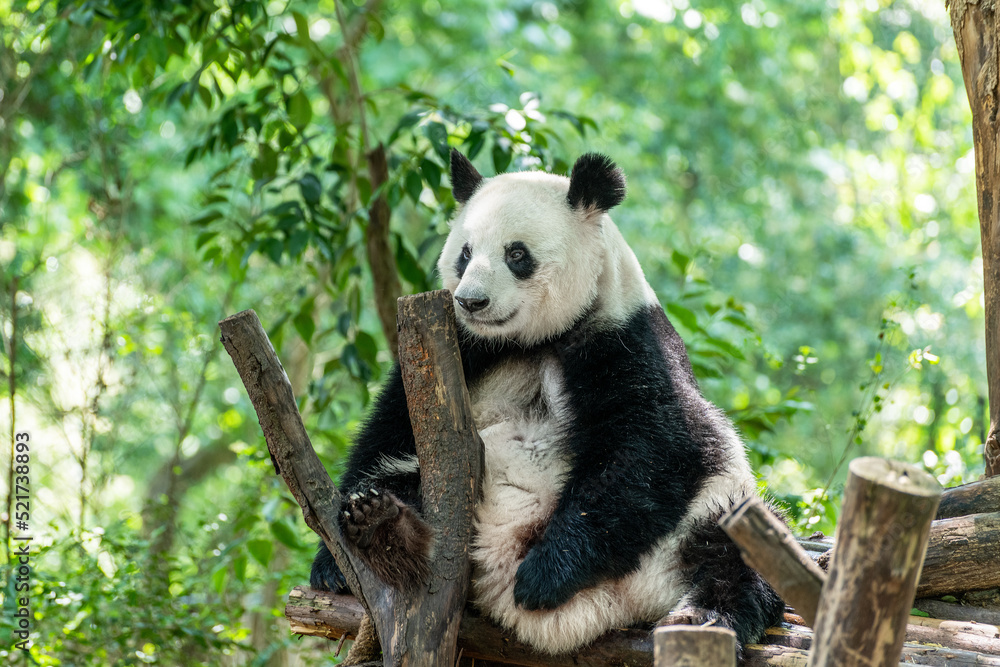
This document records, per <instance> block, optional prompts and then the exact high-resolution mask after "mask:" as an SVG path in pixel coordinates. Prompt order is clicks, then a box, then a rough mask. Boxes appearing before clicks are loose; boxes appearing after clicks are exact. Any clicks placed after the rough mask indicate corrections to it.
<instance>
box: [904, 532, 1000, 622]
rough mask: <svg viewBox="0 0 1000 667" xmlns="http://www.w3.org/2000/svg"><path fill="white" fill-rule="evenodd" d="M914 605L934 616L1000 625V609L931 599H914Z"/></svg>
mask: <svg viewBox="0 0 1000 667" xmlns="http://www.w3.org/2000/svg"><path fill="white" fill-rule="evenodd" d="M932 530H933V528H932ZM925 560H926V559H925ZM913 606H914V607H915V608H917V609H919V610H920V611H923V612H926V613H928V614H930V615H931V617H932V618H940V619H950V620H953V621H967V622H968V621H972V622H975V623H982V624H986V625H996V626H1000V609H995V608H991V607H976V606H973V605H964V604H955V603H954V602H944V601H942V600H929V599H919V600H914V601H913Z"/></svg>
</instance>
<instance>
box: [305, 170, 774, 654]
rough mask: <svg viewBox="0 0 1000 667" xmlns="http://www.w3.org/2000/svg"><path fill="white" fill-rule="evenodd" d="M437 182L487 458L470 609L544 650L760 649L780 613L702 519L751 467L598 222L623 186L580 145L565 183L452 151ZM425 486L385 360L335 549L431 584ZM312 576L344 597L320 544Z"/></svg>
mask: <svg viewBox="0 0 1000 667" xmlns="http://www.w3.org/2000/svg"><path fill="white" fill-rule="evenodd" d="M451 178H452V188H453V193H454V197H455V200H456V202H457V203H458V205H459V209H458V212H457V215H456V216H455V218H454V220H453V221H452V225H451V231H450V234H449V235H448V238H447V241H446V242H445V245H444V248H443V250H442V252H441V257H440V260H439V261H438V270H439V272H440V275H441V278H442V282H443V285H444V287H445V288H446V289H448V290H450V291H451V293H452V295H453V298H454V302H455V311H456V318H457V323H458V329H459V338H460V349H461V355H462V364H463V367H464V371H465V378H466V382H467V383H468V387H469V391H470V395H471V398H472V403H473V413H474V419H475V423H476V426H477V428H478V430H479V433H480V435H481V437H482V440H483V443H484V445H485V462H486V468H485V472H484V479H483V489H482V497H481V499H480V501H479V503H478V506H477V510H476V518H475V526H474V530H475V533H474V541H473V544H472V545H471V558H472V562H473V580H472V597H473V601H474V603H475V605H476V606H477V607H478V608H479V609H480V610H481V612H482V613H484V614H485V615H488V616H489V617H490V618H492V619H493V620H494V621H495V622H496V623H498V624H499V625H501V626H502V627H504V628H506V629H508V630H509V631H512V633H513V634H514V635H516V636H517V638H518V639H520V640H522V641H524V642H526V643H528V644H530V645H532V646H533V647H535V648H536V649H537V650H539V651H541V652H547V653H552V654H556V653H565V652H571V651H574V650H575V649H578V648H580V647H581V646H584V645H586V644H587V643H589V642H591V641H592V640H594V639H596V638H597V637H598V636H600V635H601V634H602V633H604V632H605V631H607V630H609V629H611V628H618V627H624V626H628V625H632V624H637V623H651V622H655V621H657V620H658V619H660V618H661V617H664V616H667V615H671V614H673V615H675V616H679V617H682V618H686V619H687V620H688V621H689V622H690V621H691V619H693V620H694V621H695V622H702V621H704V622H715V623H716V624H719V625H723V626H727V627H730V628H732V629H733V630H735V632H736V635H737V639H738V642H739V643H740V645H741V646H742V645H743V644H745V643H748V642H756V641H758V639H759V638H760V636H761V634H762V633H763V631H764V629H765V628H767V627H769V626H771V625H773V624H775V623H777V622H778V621H780V619H781V615H782V612H783V611H784V605H783V603H782V601H781V600H780V599H779V598H778V596H777V595H776V594H775V592H774V591H773V590H772V589H771V588H770V587H769V586H768V585H767V584H766V583H765V582H764V581H763V580H762V579H761V578H760V577H759V575H758V574H757V573H756V572H755V571H753V570H752V569H750V568H748V567H747V566H746V565H745V564H744V563H743V561H742V559H741V558H740V556H739V553H738V550H737V548H736V547H735V545H734V544H733V543H732V542H730V541H729V539H728V538H727V537H726V536H725V534H724V533H722V531H721V530H720V529H719V528H718V526H717V523H716V521H717V519H718V518H719V516H720V515H721V514H722V513H724V512H725V511H726V510H728V509H729V508H730V507H732V505H733V504H734V503H735V502H738V501H739V500H741V499H742V498H744V497H745V496H747V495H749V494H753V493H756V483H755V479H754V475H753V473H752V472H751V470H750V465H749V463H748V461H747V457H746V453H745V450H744V445H743V443H742V442H741V440H740V438H739V436H738V435H737V433H736V431H735V429H734V428H733V426H732V424H731V423H730V422H729V420H728V419H727V418H726V416H725V415H724V413H723V412H722V411H721V410H720V409H719V408H717V407H716V406H714V405H713V404H711V403H710V402H709V401H707V400H706V399H705V398H704V397H703V396H702V394H701V392H700V390H699V388H698V383H697V382H696V380H695V377H694V374H693V373H692V370H691V364H690V362H689V360H688V357H687V353H686V351H685V348H684V343H683V342H682V341H681V338H680V336H679V335H678V334H677V332H676V331H675V330H674V328H673V326H671V324H670V322H669V321H668V320H667V318H666V316H665V314H664V312H663V309H662V308H661V306H660V304H659V301H658V300H657V298H656V295H655V294H654V293H653V290H652V288H651V287H650V286H649V284H648V283H647V282H646V280H645V278H644V276H643V272H642V269H641V268H640V266H639V262H638V261H637V260H636V257H635V255H634V254H633V252H632V250H631V248H629V246H628V244H627V243H626V242H625V240H624V238H623V237H622V235H621V233H620V232H619V230H618V228H617V227H616V226H615V224H614V222H612V220H611V218H610V217H609V215H608V211H609V210H610V209H611V208H613V207H614V206H616V205H618V204H620V203H621V202H622V200H623V199H624V197H625V178H624V175H623V174H622V172H621V171H620V170H619V169H618V167H616V166H615V164H614V163H613V162H612V161H611V160H610V159H609V158H607V157H605V156H602V155H598V154H593V153H591V154H587V155H584V156H582V157H581V158H579V160H577V162H576V163H575V165H574V166H573V170H572V174H571V176H570V177H569V178H566V177H564V176H557V175H553V174H549V173H544V172H521V173H506V174H501V175H498V176H495V177H492V178H483V177H482V176H481V175H480V174H479V172H478V171H477V170H476V169H475V167H474V166H473V165H472V163H471V162H470V161H469V160H468V159H466V158H465V157H464V156H463V155H462V154H461V153H459V152H457V151H453V152H452V154H451ZM419 487H420V477H419V469H418V462H417V458H416V455H415V448H414V441H413V434H412V430H411V428H410V423H409V417H408V413H407V407H406V397H405V393H404V390H403V384H402V379H401V377H400V371H399V367H398V364H397V366H396V367H395V368H394V369H393V370H392V373H391V375H390V377H389V379H388V381H387V383H386V384H385V386H384V387H383V389H382V390H381V392H380V394H379V395H378V397H377V399H376V401H375V403H374V406H373V408H372V410H371V412H370V414H369V415H368V417H367V419H366V421H365V422H364V425H363V426H362V428H361V429H360V432H359V433H358V435H357V437H356V442H355V444H354V447H353V448H352V450H351V452H350V455H349V458H348V462H347V467H346V472H345V473H344V475H343V478H342V480H341V488H343V489H345V490H346V491H347V492H348V494H349V495H347V496H346V500H345V506H344V508H343V512H342V522H343V528H344V531H345V534H346V535H347V537H348V541H349V543H351V544H352V548H354V549H355V550H356V551H357V553H358V555H359V556H360V557H361V558H362V559H363V560H364V561H365V562H366V563H367V564H368V565H369V566H370V567H371V568H372V569H373V571H374V572H375V573H376V574H377V575H378V576H379V577H381V578H382V579H383V580H384V581H386V583H389V584H391V585H394V586H399V587H406V586H411V585H414V584H415V583H416V582H420V581H422V580H423V579H425V578H426V576H427V574H428V560H427V559H428V554H429V553H430V551H431V550H432V549H433V541H434V539H433V535H432V534H431V531H430V529H429V528H428V527H427V525H426V524H425V523H424V521H423V520H422V519H421V518H420V511H421V508H420V488H419ZM311 584H312V586H313V588H317V589H323V590H342V589H343V588H344V579H343V575H342V574H341V573H340V572H339V570H338V569H337V566H336V564H335V563H334V562H333V559H332V557H331V556H330V553H329V551H328V550H327V549H326V547H325V546H324V545H322V544H321V545H320V550H319V553H318V555H317V557H316V560H315V562H314V564H313V569H312V576H311Z"/></svg>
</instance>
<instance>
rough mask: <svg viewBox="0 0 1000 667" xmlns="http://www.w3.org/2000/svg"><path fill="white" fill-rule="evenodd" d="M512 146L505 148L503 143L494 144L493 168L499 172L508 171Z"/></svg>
mask: <svg viewBox="0 0 1000 667" xmlns="http://www.w3.org/2000/svg"><path fill="white" fill-rule="evenodd" d="M511 157H512V156H511V154H510V148H505V147H504V146H502V145H501V144H499V143H497V144H493V169H494V170H495V171H496V173H498V174H502V173H504V172H505V171H507V167H508V166H510V160H511Z"/></svg>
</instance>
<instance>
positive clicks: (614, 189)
mask: <svg viewBox="0 0 1000 667" xmlns="http://www.w3.org/2000/svg"><path fill="white" fill-rule="evenodd" d="M451 178H452V191H453V193H454V196H455V201H457V202H458V203H459V204H460V205H461V208H460V210H459V212H458V215H457V216H456V217H455V219H454V220H453V221H452V228H451V233H450V234H449V236H448V240H447V242H446V243H445V246H444V249H443V250H442V252H441V258H440V259H439V260H438V271H439V272H440V274H441V278H442V282H443V285H444V287H445V288H446V289H448V290H450V291H451V292H452V294H453V295H454V298H455V312H456V314H457V316H458V318H459V320H460V322H462V323H463V324H464V325H465V327H466V328H467V329H468V330H470V331H471V332H473V333H474V334H476V335H477V336H480V337H483V338H490V339H507V340H514V341H517V342H519V343H521V344H524V345H530V344H532V343H537V342H540V341H542V340H545V339H548V338H552V337H553V336H556V335H558V334H560V333H562V332H564V331H566V330H567V329H569V328H570V327H571V326H572V325H573V323H574V322H576V321H577V320H578V319H579V318H580V317H581V316H582V315H583V314H584V313H586V312H587V311H588V309H590V308H591V307H592V306H593V305H594V303H595V300H596V299H597V296H598V290H599V283H600V280H601V277H602V273H604V272H605V269H606V260H607V255H608V242H607V241H608V236H609V234H608V233H607V229H606V228H607V227H611V228H613V227H614V225H613V223H611V221H610V218H608V216H607V211H608V210H609V209H611V208H612V207H614V206H616V205H618V204H620V203H621V202H622V200H623V199H624V198H625V177H624V175H623V174H622V172H621V170H620V169H618V167H616V166H615V164H614V163H613V162H612V161H611V160H610V159H609V158H607V157H605V156H603V155H597V154H594V153H589V154H587V155H584V156H583V157H581V158H580V159H579V160H577V162H576V164H575V165H574V166H573V172H572V175H571V177H570V178H566V177H564V176H556V175H554V174H549V173H545V172H520V173H510V174H501V175H499V176H495V177H493V178H489V179H484V178H483V177H482V176H481V175H480V174H479V172H478V171H476V168H475V167H473V166H472V163H471V162H469V160H468V159H466V158H465V156H464V155H462V154H461V153H459V152H458V151H452V153H451ZM613 235H614V237H615V238H617V239H620V235H618V232H617V229H614V230H613ZM622 243H624V242H622ZM629 254H631V253H629Z"/></svg>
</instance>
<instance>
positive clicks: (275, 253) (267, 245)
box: [260, 237, 285, 264]
mask: <svg viewBox="0 0 1000 667" xmlns="http://www.w3.org/2000/svg"><path fill="white" fill-rule="evenodd" d="M260 247H261V251H262V252H263V253H264V254H266V255H267V256H268V257H270V258H271V261H272V262H274V263H275V264H281V253H283V252H284V251H285V244H284V243H282V242H281V241H279V240H278V239H276V238H273V237H272V238H269V239H264V240H263V241H261V244H260Z"/></svg>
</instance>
